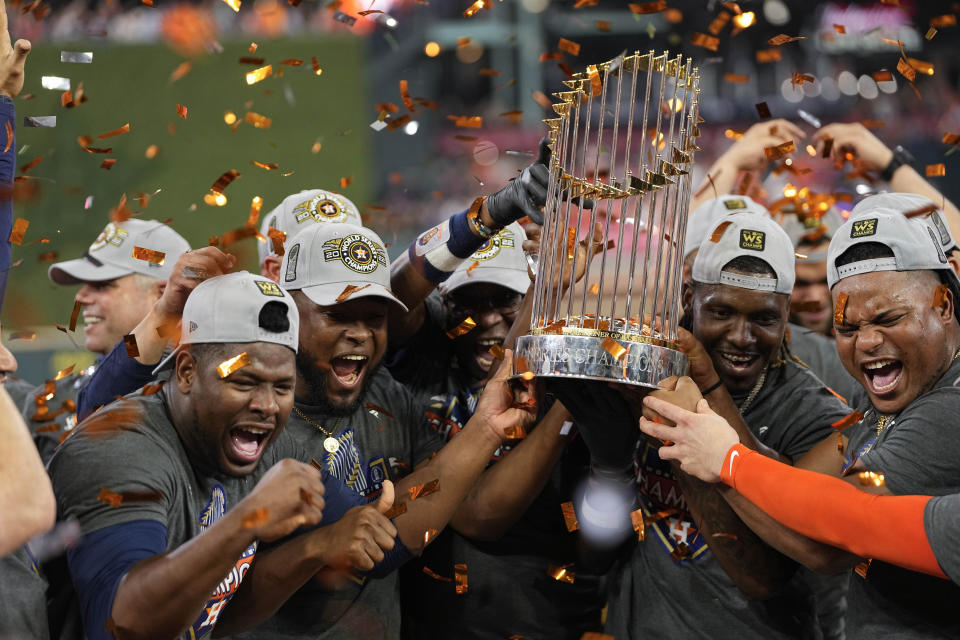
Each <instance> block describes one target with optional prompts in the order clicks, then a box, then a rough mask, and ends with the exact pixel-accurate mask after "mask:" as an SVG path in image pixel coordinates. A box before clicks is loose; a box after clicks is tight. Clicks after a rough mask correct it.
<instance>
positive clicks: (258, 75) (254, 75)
mask: <svg viewBox="0 0 960 640" xmlns="http://www.w3.org/2000/svg"><path fill="white" fill-rule="evenodd" d="M272 75H273V65H269V64H268V65H267V66H265V67H259V68H257V69H254V70H253V71H248V72H247V74H246V80H247V84H257V83H258V82H260V81H262V80H266V79H267V78H268V77H270V76H272Z"/></svg>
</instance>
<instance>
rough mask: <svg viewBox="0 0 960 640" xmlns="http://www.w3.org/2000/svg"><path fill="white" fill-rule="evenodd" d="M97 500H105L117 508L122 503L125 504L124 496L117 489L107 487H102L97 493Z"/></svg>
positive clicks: (104, 501)
mask: <svg viewBox="0 0 960 640" xmlns="http://www.w3.org/2000/svg"><path fill="white" fill-rule="evenodd" d="M97 501H98V502H103V503H105V504H108V505H110V506H111V507H113V508H114V509H117V508H119V507H120V505H121V504H123V496H121V495H120V494H119V493H117V492H116V491H111V490H110V489H107V488H106V487H100V492H99V493H98V494H97Z"/></svg>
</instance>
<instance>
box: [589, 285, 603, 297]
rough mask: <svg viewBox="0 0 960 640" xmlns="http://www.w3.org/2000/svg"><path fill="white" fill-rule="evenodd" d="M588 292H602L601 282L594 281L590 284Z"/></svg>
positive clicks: (594, 293)
mask: <svg viewBox="0 0 960 640" xmlns="http://www.w3.org/2000/svg"><path fill="white" fill-rule="evenodd" d="M587 293H589V294H590V295H592V296H595V295H597V294H598V293H600V283H599V282H594V283H593V284H592V285H590V288H589V289H588V290H587Z"/></svg>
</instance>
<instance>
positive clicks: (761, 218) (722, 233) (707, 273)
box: [693, 213, 796, 295]
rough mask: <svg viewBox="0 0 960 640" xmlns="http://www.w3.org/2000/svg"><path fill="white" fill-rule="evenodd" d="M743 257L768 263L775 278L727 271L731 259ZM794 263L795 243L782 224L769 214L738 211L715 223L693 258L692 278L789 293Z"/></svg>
mask: <svg viewBox="0 0 960 640" xmlns="http://www.w3.org/2000/svg"><path fill="white" fill-rule="evenodd" d="M743 256H750V257H753V258H759V259H760V260H763V261H764V262H766V263H767V264H768V265H770V268H771V269H773V272H774V273H775V274H776V276H777V277H776V279H774V278H764V277H762V276H752V275H743V274H740V273H735V272H732V271H725V270H724V267H725V266H726V265H727V264H728V263H729V262H730V261H731V260H734V259H736V258H740V257H743ZM794 264H795V261H794V254H793V243H791V242H790V237H789V236H788V235H787V233H786V231H784V230H783V228H782V227H781V226H780V225H779V224H777V223H776V222H775V221H774V220H773V219H772V218H770V217H769V216H767V215H762V214H755V213H738V214H734V215H730V216H726V217H724V218H721V219H720V220H717V221H716V223H714V225H713V227H712V228H711V229H710V232H709V234H708V236H707V238H706V239H705V240H704V241H703V244H701V245H700V251H699V253H697V258H696V260H694V261H693V279H694V281H695V282H700V283H702V284H726V285H730V286H732V287H739V288H741V289H753V290H755V291H770V292H772V293H785V294H788V295H789V294H790V293H791V292H792V291H793V283H794V280H795V279H796V273H795V269H794Z"/></svg>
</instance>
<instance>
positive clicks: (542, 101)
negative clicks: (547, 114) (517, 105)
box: [533, 91, 553, 109]
mask: <svg viewBox="0 0 960 640" xmlns="http://www.w3.org/2000/svg"><path fill="white" fill-rule="evenodd" d="M533 101H534V102H536V103H537V104H538V105H540V106H541V107H543V108H544V109H549V108H550V107H551V106H553V103H552V102H551V101H550V98H548V97H547V94H545V93H544V92H543V91H534V92H533Z"/></svg>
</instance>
